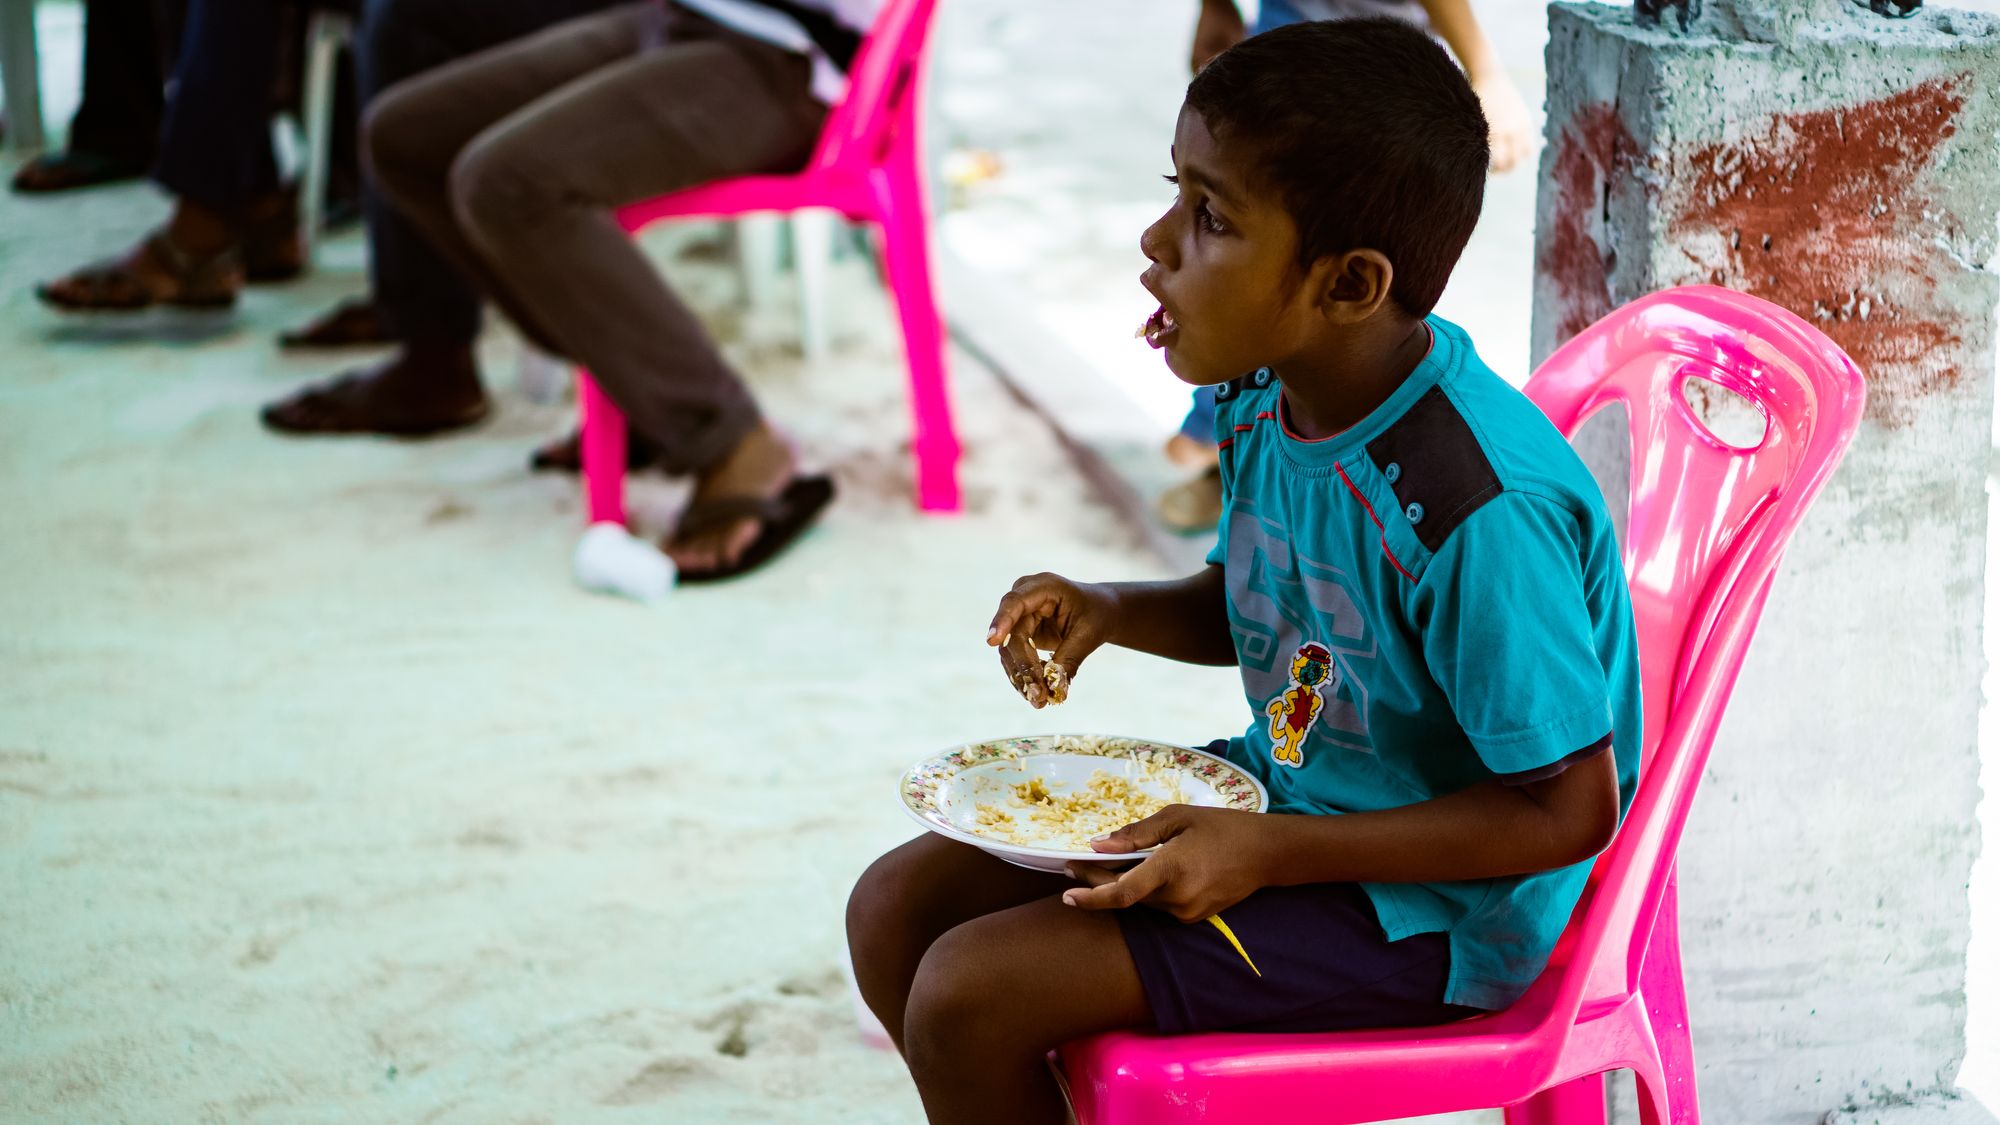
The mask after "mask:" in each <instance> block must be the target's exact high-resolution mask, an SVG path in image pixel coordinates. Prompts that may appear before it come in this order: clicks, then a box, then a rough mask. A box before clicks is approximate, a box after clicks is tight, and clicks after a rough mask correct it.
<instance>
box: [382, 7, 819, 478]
mask: <svg viewBox="0 0 2000 1125" xmlns="http://www.w3.org/2000/svg"><path fill="white" fill-rule="evenodd" d="M825 116H826V107H825V106H824V105H822V104H821V103H820V102H818V101H817V100H815V99H814V98H813V96H812V93H811V68H810V66H809V64H808V63H807V62H806V60H805V59H804V58H802V57H800V56H798V55H795V54H792V53H790V52H787V51H784V50H782V49H780V48H777V47H773V46H771V45H769V44H766V43H763V42H760V41H757V40H754V39H750V38H748V37H746V36H743V35H740V34H737V33H736V32H734V31H731V30H729V29H726V28H723V27H720V26H718V25H716V24H714V23H712V22H710V21H708V20H706V19H704V18H702V17H700V16H697V15H694V14H693V13H690V12H686V11H684V10H682V9H679V8H676V7H673V6H671V5H662V4H656V3H650V2H646V3H634V4H626V5H622V6H619V7H615V8H611V9H608V10H606V11H604V12H601V13H598V14H596V15H591V16H585V17H582V18H580V19H575V20H570V21H568V22H566V23H561V24H558V25H556V26H554V27H551V28H549V29H547V30H545V31H542V32H539V33H537V34H534V35H531V36H528V37H527V38H525V39H521V40H517V41H515V42H512V43H508V44H504V45H502V46H499V47H496V48H493V49H492V50H488V51H484V52H481V53H479V54H476V55H471V56H468V57H466V58H464V59H461V60H459V61H457V62H453V63H449V64H447V65H445V66H442V67H439V68H437V69H435V70H430V71H426V72H425V73H423V74H420V75H418V76H416V77H414V78H411V79H409V80H408V81H405V82H401V83H398V84H397V85H395V86H392V87H390V88H389V89H388V90H387V91H385V92H384V93H383V94H382V96H381V97H380V98H378V99H376V101H375V103H374V104H373V105H372V106H371V107H370V109H369V113H368V118H367V121H366V125H365V135H364V149H365V152H366V154H367V157H368V160H369V162H370V165H371V168H372V170H373V172H374V174H375V178H376V182H377V183H378V184H379V185H380V187H381V188H382V190H383V192H384V194H385V195H387V196H388V197H389V199H390V200H391V201H392V202H393V203H394V205H395V206H396V208H397V210H399V211H401V212H402V213H403V214H404V215H406V216H408V217H409V219H410V220H411V221H412V222H413V223H415V224H416V226H417V227H418V228H419V229H420V230H422V231H423V232H424V234H425V236H426V237H427V238H429V239H430V241H431V242H432V243H433V244H434V245H435V246H436V247H437V248H438V249H439V250H440V251H442V252H443V253H444V254H446V255H447V256H449V257H450V258H452V259H453V260H454V261H455V262H457V264H458V265H459V266H460V267H461V268H462V269H464V270H465V271H466V272H467V274H468V275H469V276H472V277H474V278H476V279H477V280H478V282H479V284H480V287H481V288H482V289H483V290H484V291H485V292H486V294H487V295H488V296H490V297H492V298H493V299H494V300H495V301H496V302H497V303H499V305H500V306H501V307H502V308H503V309H505V310H506V312H507V314H508V316H510V317H511V318H512V319H513V320H514V322H515V324H516V325H518V326H519V327H520V328H521V330H522V331H524V332H525V333H527V334H528V336H530V337H531V338H533V339H534V340H535V342H536V343H537V344H539V345H540V346H541V347H543V348H545V349H547V350H548V351H550V352H552V353H554V354H557V355H561V356H565V357H567V358H569V359H572V360H574V361H576V362H578V363H581V364H582V365H583V366H585V367H587V368H588V369H589V370H590V372H591V374H592V375H593V376H594V377H595V378H596V379H597V381H598V383H599V384H600V385H601V386H602V387H603V388H604V391H605V393H606V394H608V395H609V396H610V397H611V399H612V401H613V402H616V403H617V404H618V407H619V409H620V410H622V411H624V413H625V416H626V419H627V420H628V421H629V422H630V424H631V426H632V428H633V430H634V431H635V432H637V433H638V434H640V435H643V436H644V437H646V438H649V439H651V441H652V442H653V443H654V444H655V445H657V446H659V447H660V449H661V450H662V453H663V458H664V463H665V465H666V467H667V468H668V469H669V470H670V471H675V472H700V471H702V470H704V469H706V468H708V467H710V466H712V465H714V464H715V463H716V462H717V461H719V460H720V459H721V458H722V457H723V456H724V455H726V454H727V453H728V452H729V451H730V450H731V449H733V448H734V447H735V446H736V444H737V443H738V442H739V441H741V440H742V438H743V436H744V435H745V434H746V433H748V432H749V431H750V430H751V429H752V428H753V427H754V426H755V425H756V424H757V422H758V412H757V405H756V403H755V401H754V400H752V398H751V397H750V392H749V390H748V389H747V388H745V387H744V385H743V381H742V379H741V378H739V377H738V376H737V374H736V372H735V371H733V370H731V369H730V367H729V365H728V363H727V362H725V361H724V360H723V358H722V355H721V353H720V352H718V351H717V350H716V347H715V344H714V342H713V341H712V340H710V339H709V337H708V334H707V332H706V331H705V330H704V329H703V327H702V325H701V323H700V321H698V320H697V319H696V317H695V315H694V313H693V312H692V311H690V310H689V309H688V307H687V306H686V305H685V304H684V303H682V302H681V300H680V299H679V298H678V297H676V296H675V295H674V293H673V291H672V290H671V289H669V288H668V287H667V284H666V282H665V281H664V280H663V279H662V278H661V277H660V275H659V271H658V270H657V269H655V268H654V267H653V265H652V264H651V263H650V262H648V261H647V260H646V258H645V257H644V255H642V254H641V253H640V252H639V249H638V248H637V247H636V246H635V245H634V244H633V242H632V240H631V238H630V237H629V236H627V235H626V234H625V232H624V231H623V230H622V229H621V228H620V227H619V225H618V221H617V219H616V217H615V216H614V214H613V208H615V207H617V206H619V205H620V204H624V203H631V202H636V201H638V200H643V199H648V198H651V197H653V196H657V195H664V194H666V193H667V192H671V191H676V190H679V189H682V188H688V187H693V186H696V185H698V184H703V183H708V182H710V181H713V180H718V179H723V178H727V177H731V176H740V175H748V174H754V173H778V172H789V171H794V170H796V169H798V168H799V167H801V166H802V165H803V164H804V163H805V161H806V159H807V158H808V157H809V156H810V155H811V153H812V148H813V144H814V142H815V140H817V138H818V136H819V129H820V126H821V124H822V123H823V121H824V120H825Z"/></svg>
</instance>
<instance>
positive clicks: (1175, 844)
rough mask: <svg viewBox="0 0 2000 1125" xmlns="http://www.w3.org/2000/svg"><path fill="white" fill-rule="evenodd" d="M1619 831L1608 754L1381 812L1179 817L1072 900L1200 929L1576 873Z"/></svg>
mask: <svg viewBox="0 0 2000 1125" xmlns="http://www.w3.org/2000/svg"><path fill="white" fill-rule="evenodd" d="M1617 826H1618V773H1617V765H1616V762H1615V760H1614V759H1613V757H1612V753H1611V750H1610V748H1609V747H1608V746H1607V748H1606V749H1605V750H1604V751H1603V752H1602V753H1599V754H1597V755H1595V756H1594V757H1591V758H1588V759H1586V760H1584V761H1581V762H1577V763H1576V764H1574V765H1572V766H1570V767H1569V768H1568V769H1566V770H1564V771H1563V772H1562V773H1559V774H1557V775H1556V776H1554V777H1551V778H1548V779H1546V780H1544V781H1536V782H1530V783H1528V784H1526V785H1507V784H1504V783H1502V782H1498V781H1491V782H1486V783H1484V784H1481V785H1475V786H1472V787H1471V788H1469V789H1462V790H1460V791H1458V792H1456V793H1451V794H1448V795H1446V796H1443V797H1436V798H1433V799H1431V800H1428V801H1424V802H1421V803H1419V804H1415V805H1407V806H1405V807H1403V808H1398V809H1384V810H1382V811H1380V812H1366V813H1350V814H1346V815H1342V816H1284V815H1277V816H1273V815H1260V814H1256V813H1245V812H1238V811H1234V810H1230V809H1212V808H1196V807H1194V806H1190V805H1173V806H1170V807H1168V808H1167V809H1166V810H1165V811H1163V812H1160V813H1158V814H1156V815H1154V816H1151V817H1148V818H1146V819H1145V820H1142V821H1140V822H1138V823H1137V824H1134V825H1131V826H1129V827H1126V828H1122V829H1120V830H1118V831H1117V832H1114V833H1112V834H1111V835H1110V836H1108V837H1106V838H1105V839H1104V840H1102V841H1100V842H1099V843H1098V844H1097V845H1096V846H1097V848H1098V850H1099V851H1104V852H1126V851H1135V850H1138V849H1141V848H1149V847H1156V846H1157V847H1159V850H1158V851H1157V852H1155V853H1154V854H1153V855H1151V856H1149V857H1147V859H1146V860H1145V861H1144V862H1143V863H1140V864H1139V865H1137V866H1136V867H1132V868H1130V869H1128V870H1127V871H1125V872H1124V873H1123V874H1120V875H1116V876H1114V875H1112V874H1111V873H1110V872H1107V871H1104V870H1103V869H1102V868H1092V867H1089V866H1087V865H1086V866H1082V867H1079V868H1078V871H1077V872H1076V874H1077V875H1078V876H1079V877H1080V878H1082V879H1084V881H1086V882H1090V883H1093V884H1095V885H1093V886H1091V887H1088V888H1083V889H1078V890H1073V891H1069V892H1066V893H1065V894H1064V895H1063V900H1064V901H1065V902H1068V903H1069V904H1070V905H1072V906H1082V907H1088V908H1092V909H1116V908H1118V907H1124V906H1131V905H1133V904H1135V903H1141V902H1144V903H1147V904H1150V905H1153V906H1157V907H1159V908H1161V909H1163V910H1167V911H1168V912H1170V913H1172V914H1173V915H1174V916H1175V917H1177V918H1180V919H1182V920H1183V921H1193V920H1196V919H1200V918H1206V917H1208V916H1209V915H1210V914H1214V913H1216V912H1217V911H1220V910H1224V909H1227V908H1228V907H1230V906H1233V905H1235V904H1236V903H1238V902H1241V901H1242V900H1243V899H1244V898H1246V897H1248V896H1249V895H1250V893H1251V892H1253V891H1255V890H1257V889H1259V888H1261V887H1271V886H1292V885H1296V884H1301V883H1344V882H1361V883H1436V882H1446V881H1450V880H1457V879H1493V878H1499V877H1502V876H1507V875H1526V874H1530V873H1532V872H1536V871H1548V870H1551V869H1553V868H1557V867H1566V866H1568V865H1569V864H1572V863H1577V862H1579V861H1582V860H1585V859H1588V858H1590V857H1591V856H1593V855H1596V854H1597V853H1598V852H1600V851H1602V850H1604V848H1605V847H1606V845H1608V844H1609V843H1610V842H1611V837H1612V835H1613V833H1615V832H1616V831H1617Z"/></svg>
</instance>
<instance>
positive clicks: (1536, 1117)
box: [1505, 1074, 1605, 1125]
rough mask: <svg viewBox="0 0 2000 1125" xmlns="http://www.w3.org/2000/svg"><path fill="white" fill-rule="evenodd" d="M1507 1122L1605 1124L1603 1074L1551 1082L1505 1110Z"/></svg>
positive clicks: (1525, 1124)
mask: <svg viewBox="0 0 2000 1125" xmlns="http://www.w3.org/2000/svg"><path fill="white" fill-rule="evenodd" d="M1505 1120H1506V1123H1507V1125H1605V1107H1604V1076H1603V1075H1602V1074H1587V1075H1585V1076H1583V1077H1582V1078H1578V1079H1574V1080H1572V1081H1569V1082H1565V1083H1563V1084H1562V1085H1560V1086H1551V1087H1549V1088H1548V1089H1546V1090H1543V1091H1542V1092H1541V1093H1539V1094H1536V1095H1535V1096H1534V1097H1532V1098H1529V1099H1528V1100H1527V1101H1525V1102H1522V1103H1520V1104H1519V1105H1510V1106H1508V1107H1507V1109H1506V1111H1505Z"/></svg>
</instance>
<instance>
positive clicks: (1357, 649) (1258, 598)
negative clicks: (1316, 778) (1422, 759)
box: [1223, 496, 1376, 766]
mask: <svg viewBox="0 0 2000 1125" xmlns="http://www.w3.org/2000/svg"><path fill="white" fill-rule="evenodd" d="M1223 577H1224V581H1225V583H1226V584H1227V586H1228V591H1229V624H1230V628H1231V631H1232V632H1233V633H1234V634H1235V640H1236V653H1237V662H1238V664H1239V665H1240V666H1241V669H1242V673H1243V687H1244V692H1245V694H1247V695H1248V696H1249V697H1250V699H1251V700H1252V701H1253V703H1252V706H1256V707H1262V708H1263V709H1264V713H1265V715H1266V716H1268V717H1270V718H1271V721H1272V723H1273V725H1274V727H1275V725H1276V724H1278V723H1279V722H1280V721H1281V720H1282V721H1285V722H1291V721H1294V720H1296V721H1298V722H1299V724H1300V725H1299V726H1298V727H1297V729H1296V734H1295V735H1294V736H1293V738H1292V742H1291V746H1292V749H1294V750H1297V751H1300V754H1299V757H1298V759H1297V760H1293V759H1292V755H1291V754H1290V753H1287V754H1285V755H1283V756H1281V757H1278V759H1277V760H1279V761H1286V762H1288V764H1290V765H1293V766H1297V765H1300V764H1302V762H1303V749H1304V745H1305V741H1306V735H1307V733H1308V732H1309V731H1317V733H1318V737H1319V739H1320V740H1321V741H1323V742H1324V741H1326V740H1328V739H1331V740H1332V741H1333V742H1334V743H1335V744H1337V745H1340V746H1343V747H1345V748H1347V749H1350V750H1358V751H1360V752H1362V753H1372V752H1373V751H1374V745H1373V744H1372V743H1371V742H1370V741H1369V738H1368V721H1367V718H1366V715H1367V710H1366V708H1367V703H1368V687H1367V682H1366V680H1365V679H1364V678H1362V677H1361V676H1359V675H1357V670H1358V669H1367V668H1370V667H1372V666H1373V664H1374V661H1375V659H1376V649H1375V643H1374V641H1373V640H1371V639H1370V638H1369V636H1368V627H1367V625H1366V624H1365V621H1364V618H1363V617H1362V615H1361V610H1360V608H1359V606H1358V605H1357V604H1356V602H1355V597H1354V595H1353V593H1352V592H1350V590H1349V588H1348V581H1349V580H1348V577H1347V575H1346V574H1345V573H1344V572H1342V571H1341V570H1340V569H1339V568H1337V567H1332V566H1328V565H1326V564H1324V563H1319V562H1315V561H1314V560H1312V559H1309V558H1306V557H1305V556H1304V555H1302V554H1298V553H1295V552H1294V551H1293V549H1292V543H1291V541H1290V539H1289V538H1288V537H1287V536H1286V534H1285V532H1284V529H1283V528H1282V527H1279V526H1277V525H1274V524H1270V523H1267V522H1265V521H1264V520H1263V519H1261V518H1259V517H1258V515H1257V512H1256V510H1255V508H1254V507H1253V506H1252V504H1251V502H1250V501H1249V499H1248V498H1247V497H1244V496H1237V497H1235V498H1234V502H1233V503H1232V504H1231V505H1230V512H1229V546H1228V557H1227V559H1226V560H1225V561H1224V565H1223ZM1308 638H1311V641H1310V642H1308ZM1308 643H1310V644H1311V645H1313V646H1315V647H1317V649H1318V650H1319V651H1320V652H1321V653H1324V654H1326V655H1324V656H1322V657H1321V658H1320V661H1319V663H1320V667H1321V669H1322V671H1321V673H1320V675H1319V678H1318V680H1317V682H1315V683H1313V684H1312V685H1311V690H1310V691H1309V692H1307V693H1305V695H1304V696H1303V697H1300V698H1296V699H1295V702H1294V704H1293V707H1294V711H1293V712H1288V713H1286V714H1284V715H1273V714H1272V708H1274V707H1283V706H1284V705H1285V700H1286V699H1291V698H1294V692H1295V691H1297V690H1298V689H1299V688H1300V687H1301V686H1302V685H1301V684H1300V682H1299V680H1298V679H1297V675H1296V672H1295V665H1296V662H1297V659H1298V654H1299V653H1300V652H1302V651H1304V648H1305V646H1306V645H1307V644H1308ZM1300 707H1303V708H1305V709H1306V710H1304V711H1298V710H1297V708H1300ZM1288 729H1289V728H1288ZM1271 737H1272V742H1273V755H1274V756H1277V748H1278V745H1279V741H1280V736H1279V734H1278V733H1277V732H1276V730H1275V729H1274V730H1273V731H1272V733H1271Z"/></svg>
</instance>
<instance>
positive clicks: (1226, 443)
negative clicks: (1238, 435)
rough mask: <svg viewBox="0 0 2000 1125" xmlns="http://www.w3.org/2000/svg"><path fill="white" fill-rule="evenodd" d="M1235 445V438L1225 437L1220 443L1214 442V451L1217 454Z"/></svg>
mask: <svg viewBox="0 0 2000 1125" xmlns="http://www.w3.org/2000/svg"><path fill="white" fill-rule="evenodd" d="M1235 444H1236V439H1235V438H1233V437H1226V438H1223V439H1222V440H1221V441H1218V442H1216V443H1215V448H1216V451H1217V452H1221V451H1222V450H1225V449H1228V448H1229V447H1230V446H1232V445H1235Z"/></svg>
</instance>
